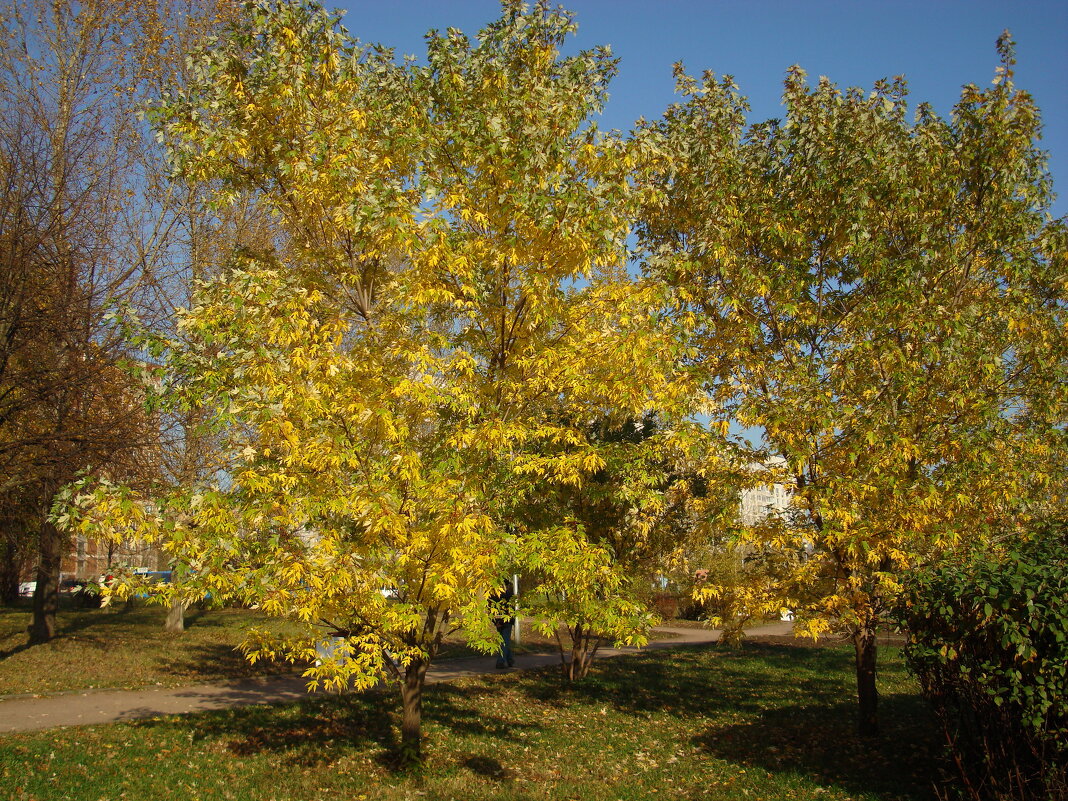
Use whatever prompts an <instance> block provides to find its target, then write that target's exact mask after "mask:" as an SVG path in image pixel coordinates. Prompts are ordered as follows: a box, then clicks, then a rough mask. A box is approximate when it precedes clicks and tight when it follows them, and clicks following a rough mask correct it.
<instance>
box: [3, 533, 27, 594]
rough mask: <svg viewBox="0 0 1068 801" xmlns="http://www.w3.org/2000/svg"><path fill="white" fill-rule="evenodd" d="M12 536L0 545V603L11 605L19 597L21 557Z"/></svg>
mask: <svg viewBox="0 0 1068 801" xmlns="http://www.w3.org/2000/svg"><path fill="white" fill-rule="evenodd" d="M19 550H20V549H19V548H18V546H17V545H16V543H15V539H14V537H10V538H9V539H8V541H7V542H6V543H4V544H2V545H0V552H2V557H0V603H3V604H7V605H11V604H14V603H15V602H16V601H18V599H19V579H20V577H21V574H22V558H21V556H22V555H21V554H20V553H19Z"/></svg>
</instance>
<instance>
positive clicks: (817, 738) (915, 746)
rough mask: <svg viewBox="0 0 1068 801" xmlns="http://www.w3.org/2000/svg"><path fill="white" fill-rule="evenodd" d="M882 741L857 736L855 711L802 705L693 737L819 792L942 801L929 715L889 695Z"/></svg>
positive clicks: (848, 706) (912, 700)
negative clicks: (830, 788) (805, 781)
mask: <svg viewBox="0 0 1068 801" xmlns="http://www.w3.org/2000/svg"><path fill="white" fill-rule="evenodd" d="M879 716H880V721H881V724H882V729H883V732H882V735H881V736H880V737H878V738H875V739H871V740H865V739H863V738H860V737H858V736H857V734H856V704H855V702H853V701H851V700H850V701H840V702H838V703H835V704H815V705H814V704H809V703H798V704H793V705H790V706H785V707H780V708H775V709H767V710H764V711H763V712H762V713H761V714H760V715H759V716H758V717H756V718H750V719H748V720H744V721H740V722H736V723H726V724H722V725H713V726H710V727H708V728H706V729H705V730H704V731H702V732H701V733H699V734H698V735H697V736H695V737H694V739H693V742H694V744H695V745H696V746H697V747H698V748H700V749H701V750H703V751H705V752H706V753H708V754H710V755H712V756H715V757H717V758H719V759H723V760H726V761H728V762H732V763H735V764H738V765H744V766H746V767H757V768H762V769H763V770H766V771H769V772H775V773H778V772H784V771H788V772H791V773H796V774H801V775H804V776H807V777H808V778H809V779H811V780H812V781H814V782H815V783H817V784H820V785H824V786H827V785H835V786H837V787H840V788H843V789H845V790H846V791H847V792H850V793H861V792H866V793H871V794H874V795H876V796H878V797H880V798H884V799H886V800H887V801H891V800H893V801H898V800H899V799H900V800H902V801H903V800H904V799H908V800H909V801H928V800H929V799H931V800H933V799H935V798H937V795H936V793H935V791H934V785H935V784H936V783H937V782H938V777H939V775H940V768H941V767H942V763H941V760H940V759H939V757H938V754H939V753H940V746H939V743H938V742H937V737H936V733H935V729H934V724H933V721H932V719H931V715H930V712H929V711H928V710H927V709H926V708H925V707H924V706H923V704H922V701H921V700H920V699H918V698H916V697H914V696H909V695H900V694H898V695H884V696H883V697H882V698H881V699H880V704H879Z"/></svg>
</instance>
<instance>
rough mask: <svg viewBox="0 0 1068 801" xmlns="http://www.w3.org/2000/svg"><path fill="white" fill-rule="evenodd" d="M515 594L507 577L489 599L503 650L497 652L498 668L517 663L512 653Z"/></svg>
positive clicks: (502, 668)
mask: <svg viewBox="0 0 1068 801" xmlns="http://www.w3.org/2000/svg"><path fill="white" fill-rule="evenodd" d="M514 596H515V593H514V592H513V590H512V582H511V581H509V580H508V579H505V580H504V581H502V582H501V586H500V587H499V588H498V589H497V591H496V592H495V593H494V594H493V595H491V596H490V599H489V600H490V609H491V612H492V614H493V625H494V626H495V627H496V629H497V634H498V635H500V638H501V650H500V652H499V653H498V654H497V669H498V670H504V669H505V668H510V667H513V666H514V665H515V658H514V657H513V655H512V627H513V626H514V625H515V609H514V607H513V605H512V598H513V597H514Z"/></svg>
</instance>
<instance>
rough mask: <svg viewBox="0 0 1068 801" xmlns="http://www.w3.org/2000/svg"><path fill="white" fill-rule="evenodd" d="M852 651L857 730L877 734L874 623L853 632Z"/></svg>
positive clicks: (871, 734) (873, 735)
mask: <svg viewBox="0 0 1068 801" xmlns="http://www.w3.org/2000/svg"><path fill="white" fill-rule="evenodd" d="M853 651H854V655H855V658H856V670H857V702H858V713H859V717H858V718H857V731H858V733H859V734H860V736H861V737H877V736H878V734H879V711H878V708H879V690H878V689H877V688H876V686H875V663H876V652H877V642H876V627H875V624H874V623H869V624H868V625H865V626H860V627H858V628H857V629H856V630H855V631H854V632H853Z"/></svg>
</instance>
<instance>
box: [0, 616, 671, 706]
mask: <svg viewBox="0 0 1068 801" xmlns="http://www.w3.org/2000/svg"><path fill="white" fill-rule="evenodd" d="M67 600H68V599H64V602H67ZM165 617H166V610H165V609H163V608H162V607H160V606H155V605H148V604H145V603H143V602H135V603H133V604H129V605H125V604H120V605H119V606H118V607H116V608H114V609H112V608H105V609H68V608H64V609H62V610H61V611H60V614H59V615H58V617H57V620H58V626H59V631H58V636H57V637H56V638H55V639H54V640H53V641H52V642H50V643H47V644H45V645H37V646H34V647H32V648H31V647H27V646H26V639H27V638H26V627H27V626H28V625H29V623H30V611H29V603H28V602H23V603H22V604H20V606H18V607H14V608H10V607H9V608H3V607H0V696H4V695H21V694H33V695H51V694H55V693H61V692H67V691H72V690H86V689H101V688H126V689H130V688H134V687H145V686H157V685H158V686H164V687H177V686H182V685H185V684H196V683H204V682H209V681H221V680H226V679H238V678H245V677H249V676H263V675H270V674H277V673H282V672H290V671H295V670H298V669H299V668H298V667H297V666H294V665H291V664H286V663H281V662H279V663H272V662H259V663H257V664H256V665H249V664H248V662H247V661H245V658H244V656H243V655H242V654H241V652H240V651H239V650H238V646H239V645H240V644H241V641H242V640H243V639H244V636H245V632H246V631H247V630H248V629H249V628H250V627H253V626H255V627H258V628H267V629H269V630H273V631H279V632H280V631H285V630H286V629H287V627H288V628H292V626H293V624H290V623H287V622H285V621H280V620H277V619H270V618H267V617H265V616H264V615H262V614H260V613H258V612H254V611H251V610H248V609H218V610H209V611H203V610H199V609H195V608H194V609H191V610H189V612H187V613H186V630H185V631H184V632H182V633H181V634H168V633H167V632H165V631H164V630H163V621H164V619H165ZM660 636H661V635H657V634H656V633H655V632H654V633H653V635H652V637H651V639H658V638H660ZM663 636H667V635H663ZM522 641H523V642H522V645H519V646H516V647H515V649H514V650H515V652H516V653H517V654H523V653H530V652H534V651H546V650H556V643H555V641H554V640H552V639H551V638H547V637H545V636H543V635H541V634H539V633H538V632H536V631H534V630H533V628H532V627H531V626H530V625H529V624H527V625H524V627H523V634H522ZM477 655H479V654H478V653H477V652H476V651H473V650H472V649H471V648H469V647H468V646H467V645H465V644H464V643H463V642H461V641H460V640H458V639H454V640H450V641H447V642H446V643H444V645H443V646H442V649H441V652H440V653H439V654H438V657H437V659H438V660H442V659H455V658H460V657H469V656H477Z"/></svg>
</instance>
